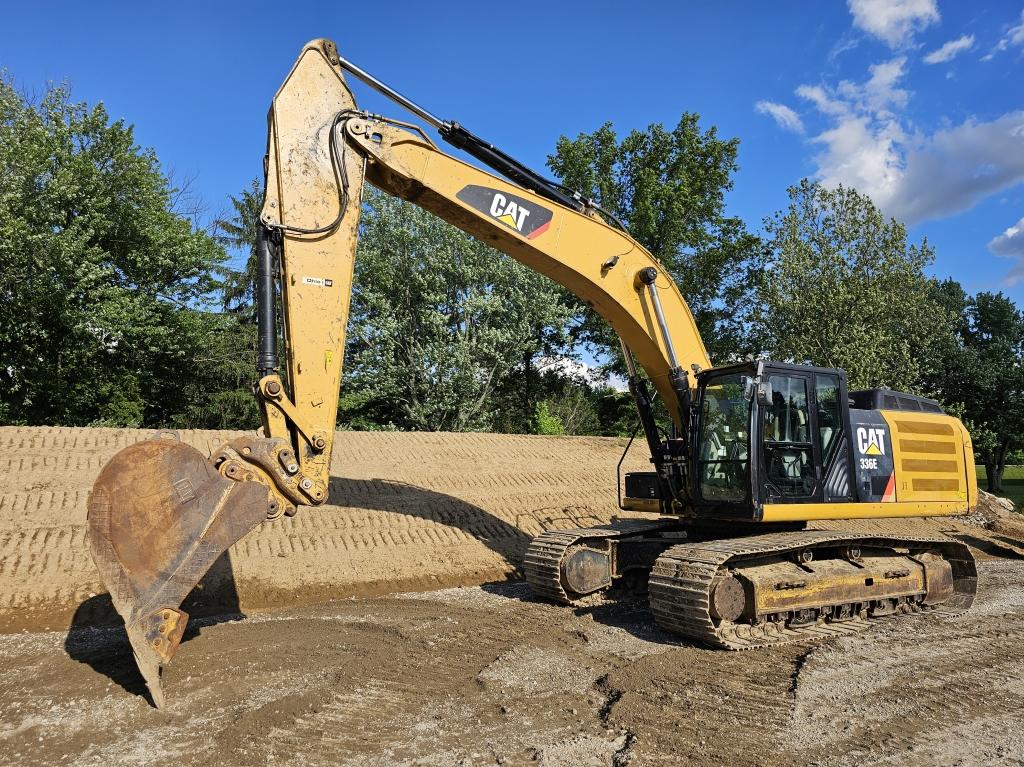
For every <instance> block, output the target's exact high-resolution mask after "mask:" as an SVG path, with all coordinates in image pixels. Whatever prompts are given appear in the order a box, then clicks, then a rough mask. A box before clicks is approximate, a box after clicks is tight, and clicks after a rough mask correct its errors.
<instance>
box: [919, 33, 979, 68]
mask: <svg viewBox="0 0 1024 767" xmlns="http://www.w3.org/2000/svg"><path fill="white" fill-rule="evenodd" d="M973 47H974V35H962V36H961V37H958V38H957V39H956V40H950V41H949V42H948V43H946V44H945V45H943V46H942V47H941V48H939V49H938V50H934V51H932V52H931V53H929V54H928V55H927V56H925V57H924V63H925V64H943V63H945V62H947V61H952V60H953V59H954V58H955V57H956V56H957V55H958V54H960V53H963V52H964V51H969V50H970V49H971V48H973Z"/></svg>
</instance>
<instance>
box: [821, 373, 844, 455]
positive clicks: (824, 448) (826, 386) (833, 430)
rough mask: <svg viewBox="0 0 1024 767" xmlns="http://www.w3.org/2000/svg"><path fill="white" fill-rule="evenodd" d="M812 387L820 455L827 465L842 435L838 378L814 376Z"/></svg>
mask: <svg viewBox="0 0 1024 767" xmlns="http://www.w3.org/2000/svg"><path fill="white" fill-rule="evenodd" d="M814 389H815V392H814V393H815V395H816V399H817V400H818V434H819V436H820V437H821V457H822V460H823V461H824V463H825V465H826V466H827V465H828V463H829V461H830V460H831V459H832V455H833V454H834V453H835V451H836V449H837V448H838V447H839V441H840V439H841V438H842V436H843V421H842V411H841V410H840V409H839V378H838V377H837V376H830V375H818V376H816V377H815V381H814Z"/></svg>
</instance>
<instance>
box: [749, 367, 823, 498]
mask: <svg viewBox="0 0 1024 767" xmlns="http://www.w3.org/2000/svg"><path fill="white" fill-rule="evenodd" d="M768 382H769V383H770V384H771V401H770V402H769V403H765V404H764V405H763V406H762V408H761V412H762V414H763V415H762V422H761V434H762V444H763V446H764V449H763V452H764V468H765V481H766V482H767V483H768V484H770V485H771V486H772V487H773V490H774V493H773V494H778V495H781V496H784V497H788V498H806V497H808V496H809V495H811V494H812V493H813V492H814V486H815V472H814V454H813V446H812V444H811V420H810V411H809V407H808V399H807V380H806V379H805V378H802V377H798V376H785V375H773V376H769V377H768Z"/></svg>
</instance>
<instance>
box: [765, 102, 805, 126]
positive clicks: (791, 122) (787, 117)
mask: <svg viewBox="0 0 1024 767" xmlns="http://www.w3.org/2000/svg"><path fill="white" fill-rule="evenodd" d="M754 109H755V110H756V111H757V112H758V113H760V114H763V115H768V116H769V117H771V118H772V119H773V120H775V122H776V123H778V125H779V127H780V128H785V129H786V130H791V131H793V132H794V133H803V132H804V123H803V121H802V120H801V119H800V115H798V114H797V113H796V112H794V111H793V110H792V109H790V108H789V107H787V106H786V105H785V104H776V103H775V102H774V101H758V102H757V103H756V104H755V105H754Z"/></svg>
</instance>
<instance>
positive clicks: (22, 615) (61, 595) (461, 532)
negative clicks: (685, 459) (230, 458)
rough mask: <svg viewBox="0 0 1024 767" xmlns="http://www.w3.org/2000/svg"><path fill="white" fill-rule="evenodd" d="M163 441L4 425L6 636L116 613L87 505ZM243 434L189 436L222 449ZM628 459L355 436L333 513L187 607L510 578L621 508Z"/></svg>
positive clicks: (256, 556) (252, 542)
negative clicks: (135, 455) (111, 465)
mask: <svg viewBox="0 0 1024 767" xmlns="http://www.w3.org/2000/svg"><path fill="white" fill-rule="evenodd" d="M151 434H152V432H148V431H142V430H124V429H72V428H52V429H29V428H12V427H4V428H0V456H2V457H0V585H2V588H0V630H5V629H6V630H16V629H19V628H23V627H47V626H52V627H66V626H67V625H68V624H69V622H70V621H71V620H72V619H74V621H75V623H77V624H79V625H82V624H102V623H105V622H108V621H110V620H112V619H113V614H112V612H111V607H110V602H109V599H108V598H107V597H106V596H105V595H104V594H103V591H104V589H103V587H102V585H101V584H100V581H99V577H98V574H97V573H96V570H95V568H94V566H93V563H92V557H91V556H90V554H89V550H88V546H87V544H86V540H85V532H86V527H85V524H86V519H85V514H86V499H87V497H88V493H89V489H90V488H91V486H92V483H93V481H94V480H95V478H96V475H97V474H98V473H99V470H100V468H101V467H102V466H103V465H104V464H105V463H106V462H107V461H108V460H109V459H110V457H111V456H113V455H114V453H116V452H117V451H118V450H120V449H122V448H123V447H126V446H128V445H130V444H133V443H135V442H138V441H139V440H142V439H146V438H148V437H149V436H151ZM239 434H240V432H218V431H188V432H182V433H181V437H182V440H183V441H184V442H186V443H188V444H189V445H191V446H193V447H195V448H197V449H198V450H200V451H201V452H203V453H204V454H207V455H208V454H210V453H211V452H212V451H213V450H215V449H216V448H217V447H219V446H220V445H221V444H222V443H223V442H225V441H227V440H228V439H231V438H233V437H235V436H238V435H239ZM622 449H623V442H622V441H621V440H617V439H604V438H587V437H583V438H578V437H577V438H568V437H537V436H529V435H501V434H431V433H394V432H341V433H339V434H338V440H337V443H336V447H335V451H334V456H333V460H332V464H331V468H332V472H331V473H332V479H331V487H330V497H331V504H329V505H326V506H322V507H320V508H317V509H303V510H302V511H301V512H300V513H299V514H298V515H297V516H295V517H293V518H283V519H279V520H276V521H274V522H272V523H268V524H265V525H263V526H262V527H261V528H259V529H258V530H257V531H255V532H254V533H253V534H251V535H250V536H248V537H246V538H244V539H243V540H242V541H240V542H239V543H238V544H237V545H235V546H234V547H233V548H232V549H231V550H230V551H229V552H228V555H227V556H226V557H222V558H221V559H220V560H219V561H218V562H217V563H216V564H215V565H214V567H213V568H212V570H211V572H210V575H209V576H208V577H207V578H206V579H205V580H204V583H203V584H202V588H201V589H199V590H198V591H197V592H196V594H194V595H193V597H191V598H190V601H189V602H188V603H187V605H186V607H185V609H186V610H188V611H189V612H190V613H191V614H193V615H201V614H204V613H205V614H212V613H224V612H239V611H242V610H246V609H257V608H264V607H270V606H273V605H276V604H278V603H280V602H282V601H287V602H288V603H292V602H294V601H296V600H298V601H302V600H305V601H318V600H322V599H326V598H336V597H344V596H352V595H357V594H361V595H366V594H375V593H387V592H394V591H399V590H408V589H419V588H438V587H440V586H451V585H458V584H470V583H483V582H486V581H490V580H497V579H501V578H504V577H508V576H511V575H513V574H514V573H515V572H516V567H517V565H518V562H519V560H520V558H521V556H522V552H523V549H524V548H525V546H526V543H527V541H528V540H529V539H530V538H531V537H532V536H534V535H537V534H539V533H541V532H543V531H544V530H547V529H551V528H559V527H577V526H580V525H591V524H600V523H604V522H607V521H608V520H609V519H610V518H611V517H612V516H613V515H616V514H621V512H619V511H618V509H617V507H616V488H615V465H616V463H617V462H618V460H619V457H620V455H621V454H622ZM630 457H631V459H632V461H631V466H630V468H632V469H641V468H643V467H644V464H645V462H644V461H643V456H642V455H641V450H639V449H636V450H634V451H633V452H632V453H631V456H630ZM76 611H77V614H76Z"/></svg>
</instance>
